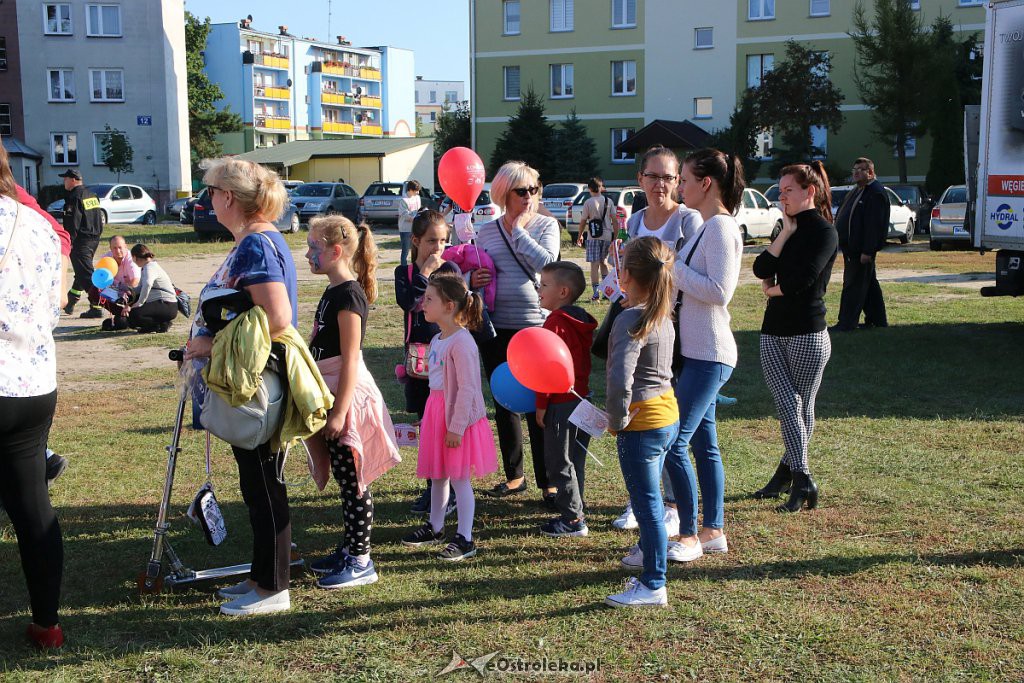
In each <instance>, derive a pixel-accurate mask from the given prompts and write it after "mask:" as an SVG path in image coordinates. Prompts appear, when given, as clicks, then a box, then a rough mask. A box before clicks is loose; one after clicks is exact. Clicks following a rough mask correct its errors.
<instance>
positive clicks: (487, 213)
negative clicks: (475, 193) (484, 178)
mask: <svg viewBox="0 0 1024 683" xmlns="http://www.w3.org/2000/svg"><path fill="white" fill-rule="evenodd" d="M453 204H454V202H453V201H452V200H451V199H449V198H448V197H445V198H444V199H442V200H441V203H440V205H439V206H438V207H437V210H438V211H439V212H441V214H442V215H443V216H444V219H445V221H446V222H447V223H448V227H449V228H451V227H453V221H454V217H455V214H454V213H451V210H452V205H453ZM502 213H504V212H503V211H502V210H501V209H500V208H498V205H497V204H495V203H494V202H492V201H491V184H490V183H484V189H483V190H481V191H480V196H479V197H477V198H476V203H475V204H474V206H473V225H475V226H478V227H479V226H480V225H483V224H484V223H487V222H488V221H493V220H494V219H495V218H498V217H500V216H501V215H502ZM456 240H457V238H456V237H455V236H454V235H452V237H451V238H450V240H449V241H450V242H452V243H455V242H456Z"/></svg>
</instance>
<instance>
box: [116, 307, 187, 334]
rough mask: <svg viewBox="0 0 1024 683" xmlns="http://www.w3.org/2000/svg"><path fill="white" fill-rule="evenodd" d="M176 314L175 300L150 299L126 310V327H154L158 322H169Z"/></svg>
mask: <svg viewBox="0 0 1024 683" xmlns="http://www.w3.org/2000/svg"><path fill="white" fill-rule="evenodd" d="M177 316H178V304H177V302H175V301H150V302H149V303H147V304H142V305H141V306H139V307H138V308H132V310H130V311H128V327H131V328H132V329H137V330H144V331H145V330H149V329H155V328H156V327H157V326H158V325H159V324H160V323H169V322H171V321H172V320H174V319H175V318H176V317H177Z"/></svg>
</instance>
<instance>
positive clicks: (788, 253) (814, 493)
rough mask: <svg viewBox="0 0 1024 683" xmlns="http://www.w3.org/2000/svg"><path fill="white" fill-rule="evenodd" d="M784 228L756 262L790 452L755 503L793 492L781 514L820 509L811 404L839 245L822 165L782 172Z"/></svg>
mask: <svg viewBox="0 0 1024 683" xmlns="http://www.w3.org/2000/svg"><path fill="white" fill-rule="evenodd" d="M779 200H780V202H781V204H782V211H783V227H782V232H780V233H779V235H778V237H776V238H775V241H773V242H772V243H771V245H770V246H769V247H768V249H766V250H765V251H764V252H762V253H761V254H760V255H759V256H758V257H757V259H755V260H754V275H756V276H757V277H759V278H761V287H762V289H763V290H764V294H765V296H766V297H768V304H767V307H766V308H765V312H764V322H763V323H762V324H761V368H762V370H763V371H764V378H765V381H766V382H768V388H769V389H770V390H771V392H772V397H773V398H774V399H775V407H776V410H777V411H778V413H779V422H781V423H782V441H783V443H784V444H785V447H786V451H785V454H784V455H783V456H782V462H780V463H779V466H778V468H777V469H776V470H775V474H774V475H772V478H771V480H770V481H769V482H768V484H767V485H765V487H764V488H762V489H760V490H759V491H757V492H755V493H754V497H755V498H777V497H778V496H780V495H782V494H784V493H786V491H789V500H788V501H786V502H785V503H783V504H781V505H779V506H778V507H777V508H776V509H777V510H778V511H779V512H799V511H800V509H801V508H802V507H803V506H804V505H805V504H806V505H807V508H808V509H809V510H813V509H814V508H815V507H816V506H817V504H818V486H817V484H815V482H814V479H813V478H812V477H811V470H810V467H809V466H808V463H807V447H808V444H809V443H810V440H811V434H812V433H813V432H814V398H815V396H816V395H817V393H818V388H819V387H820V386H821V377H822V374H823V373H824V372H825V364H826V363H828V359H829V355H830V354H831V352H832V345H831V342H830V341H829V337H828V330H827V329H826V326H825V300H824V298H825V290H826V288H827V287H828V281H829V278H830V277H831V275H832V264H833V263H835V260H836V253H837V250H838V247H839V237H838V235H837V233H836V229H835V227H834V226H833V225H832V220H833V218H832V192H831V189H830V187H829V182H828V176H827V175H826V174H825V168H824V166H822V163H821V162H820V161H814V162H811V164H809V165H808V164H794V165H791V166H786V167H785V168H783V169H782V173H781V178H780V180H779Z"/></svg>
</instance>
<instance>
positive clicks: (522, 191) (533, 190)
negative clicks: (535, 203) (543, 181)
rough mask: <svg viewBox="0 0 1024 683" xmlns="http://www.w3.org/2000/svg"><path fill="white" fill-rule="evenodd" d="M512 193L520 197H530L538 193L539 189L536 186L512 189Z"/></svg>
mask: <svg viewBox="0 0 1024 683" xmlns="http://www.w3.org/2000/svg"><path fill="white" fill-rule="evenodd" d="M512 191H513V192H515V193H516V195H518V196H520V197H525V196H526V195H530V196H531V197H532V196H533V195H535V194H537V193H538V192H540V188H539V187H537V186H536V185H531V186H530V187H513V188H512Z"/></svg>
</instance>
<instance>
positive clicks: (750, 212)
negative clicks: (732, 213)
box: [736, 187, 782, 244]
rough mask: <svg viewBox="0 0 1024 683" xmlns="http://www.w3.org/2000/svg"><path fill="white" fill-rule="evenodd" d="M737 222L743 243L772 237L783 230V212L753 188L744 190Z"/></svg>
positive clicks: (737, 212) (737, 213)
mask: <svg viewBox="0 0 1024 683" xmlns="http://www.w3.org/2000/svg"><path fill="white" fill-rule="evenodd" d="M736 222H738V223H739V224H740V233H741V234H742V235H743V243H744V244H746V243H747V242H749V241H750V240H752V239H755V238H757V237H769V238H770V237H771V236H772V233H773V232H775V233H777V232H778V230H781V229H782V211H781V210H780V209H778V208H776V207H775V206H773V205H772V203H771V202H769V201H768V198H767V197H765V196H764V195H763V194H761V193H760V192H758V191H757V190H754V189H752V188H749V187H748V188H746V189H745V190H743V197H742V198H741V199H740V206H739V208H738V209H737V211H736Z"/></svg>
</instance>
